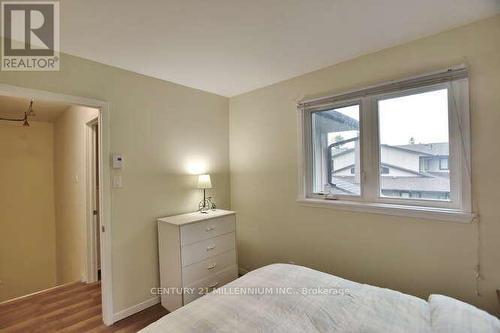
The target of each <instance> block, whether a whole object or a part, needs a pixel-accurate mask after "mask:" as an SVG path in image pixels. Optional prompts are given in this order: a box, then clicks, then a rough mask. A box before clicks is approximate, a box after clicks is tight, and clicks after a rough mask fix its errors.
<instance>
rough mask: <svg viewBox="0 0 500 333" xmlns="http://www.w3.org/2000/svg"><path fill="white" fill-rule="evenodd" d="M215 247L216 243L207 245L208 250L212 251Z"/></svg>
mask: <svg viewBox="0 0 500 333" xmlns="http://www.w3.org/2000/svg"><path fill="white" fill-rule="evenodd" d="M213 249H215V245H210V246H208V247H207V251H212V250H213Z"/></svg>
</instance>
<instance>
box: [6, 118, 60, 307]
mask: <svg viewBox="0 0 500 333" xmlns="http://www.w3.org/2000/svg"><path fill="white" fill-rule="evenodd" d="M52 145H53V136H52V124H50V123H43V122H31V127H29V128H25V127H22V126H21V125H20V124H18V123H16V124H6V123H5V122H4V123H2V124H0V280H1V281H2V282H1V284H0V302H1V301H4V300H7V299H11V298H14V297H19V296H22V295H26V294H29V293H33V292H35V291H39V290H42V289H46V288H50V287H53V286H55V285H56V248H55V216H54V186H53V146H52Z"/></svg>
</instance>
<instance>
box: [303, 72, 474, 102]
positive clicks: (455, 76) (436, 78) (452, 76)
mask: <svg viewBox="0 0 500 333" xmlns="http://www.w3.org/2000/svg"><path fill="white" fill-rule="evenodd" d="M468 75H469V74H468V69H467V67H466V66H465V65H459V66H455V67H450V68H447V69H444V70H440V71H436V72H432V73H428V74H424V75H419V76H413V77H409V78H406V79H401V80H393V81H388V82H384V83H381V84H377V85H373V86H369V87H366V88H362V89H358V90H351V91H348V92H344V93H340V94H336V95H330V96H325V97H319V98H314V99H308V100H302V101H301V102H299V103H297V107H298V108H301V109H308V108H313V107H314V108H315V107H320V106H327V105H328V104H333V103H335V102H338V101H342V100H348V99H354V98H358V97H364V96H369V95H377V94H382V93H388V92H393V91H398V90H402V89H411V88H418V87H421V86H425V85H431V84H438V83H444V82H449V81H454V80H459V79H464V78H467V77H468Z"/></svg>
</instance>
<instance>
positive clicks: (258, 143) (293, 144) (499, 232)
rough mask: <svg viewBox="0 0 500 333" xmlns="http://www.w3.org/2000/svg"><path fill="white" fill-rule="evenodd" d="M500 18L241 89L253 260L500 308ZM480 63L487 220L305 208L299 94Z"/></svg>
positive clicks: (239, 179) (247, 252) (235, 177)
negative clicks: (478, 276) (478, 277)
mask: <svg viewBox="0 0 500 333" xmlns="http://www.w3.org/2000/svg"><path fill="white" fill-rule="evenodd" d="M499 41H500V16H496V17H493V18H490V19H487V20H484V21H480V22H477V23H474V24H470V25H467V26H464V27H460V28H457V29H454V30H451V31H448V32H444V33H440V34H438V35H435V36H431V37H428V38H424V39H421V40H417V41H414V42H411V43H408V44H404V45H401V46H397V47H393V48H390V49H386V50H382V51H379V52H376V53H373V54H369V55H365V56H361V57H359V58H356V59H353V60H351V61H347V62H344V63H341V64H338V65H335V66H331V67H328V68H325V69H322V70H319V71H316V72H312V73H309V74H306V75H303V76H300V77H297V78H294V79H291V80H287V81H284V82H281V83H278V84H275V85H272V86H269V87H266V88H263V89H259V90H256V91H253V92H250V93H247V94H243V95H240V96H237V97H234V98H231V99H230V156H231V203H232V209H234V210H236V211H237V212H238V228H237V230H238V254H239V264H240V266H241V267H242V268H244V269H247V270H251V269H254V268H257V267H259V266H263V265H266V264H270V263H273V262H288V261H294V262H296V263H297V264H301V265H306V266H309V267H313V268H316V269H319V270H321V271H325V272H330V273H333V274H335V275H338V276H341V277H344V278H348V279H352V280H355V281H358V282H363V283H369V284H373V285H377V286H382V287H388V288H393V289H396V290H400V291H403V292H406V293H410V294H414V295H418V296H421V297H424V298H426V297H427V296H428V295H429V293H444V294H448V295H451V296H454V297H457V298H459V299H463V300H466V301H468V302H471V303H473V304H476V305H478V306H480V307H481V308H484V309H486V310H488V311H490V312H492V313H496V314H499V313H500V312H499V307H498V300H497V296H496V295H495V289H500V265H499V263H500V242H499V239H500V211H499V209H498V198H499V197H500V187H499V186H498V184H500V174H499V172H498V165H499V164H500V147H499V145H498V144H497V143H498V142H499V141H500V131H499V130H498V126H499V124H500V112H499V110H500V93H499V91H500V56H499V54H500V42H499ZM460 63H467V64H468V66H469V67H470V100H471V106H472V109H471V110H472V111H471V116H472V119H471V121H472V165H473V187H474V192H475V193H474V194H475V197H476V199H477V202H478V204H479V207H480V214H481V225H480V235H481V244H480V250H481V252H480V253H481V262H482V274H483V278H484V279H483V280H482V281H481V282H480V292H481V293H482V296H481V297H478V296H476V294H475V279H474V266H475V264H476V255H477V254H476V248H477V238H476V228H477V225H475V224H461V223H450V222H438V221H429V220H417V219H414V218H403V217H394V216H384V215H375V214H368V213H354V212H345V211H338V210H335V209H332V208H313V207H306V206H301V205H300V204H298V203H297V202H296V197H297V118H296V108H295V107H296V102H297V101H298V100H300V99H302V98H304V97H306V96H307V97H316V96H321V95H324V94H329V93H336V92H342V91H346V90H350V89H354V88H361V87H365V86H367V85H371V84H376V83H379V82H384V81H387V80H390V79H398V78H404V77H408V76H411V75H416V74H422V73H426V72H429V71H433V70H437V69H442V68H445V67H447V66H449V65H455V64H460Z"/></svg>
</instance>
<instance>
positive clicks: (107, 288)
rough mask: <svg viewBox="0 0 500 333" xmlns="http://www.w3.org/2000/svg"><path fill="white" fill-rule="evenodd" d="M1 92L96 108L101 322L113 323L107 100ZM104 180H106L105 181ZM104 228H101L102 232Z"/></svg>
mask: <svg viewBox="0 0 500 333" xmlns="http://www.w3.org/2000/svg"><path fill="white" fill-rule="evenodd" d="M0 94H2V95H5V96H12V97H23V98H33V99H35V100H36V99H39V100H50V101H56V102H62V103H67V104H73V105H79V106H86V107H91V108H95V109H98V110H99V117H98V124H99V126H98V130H99V133H98V136H99V138H98V139H99V142H98V147H99V168H98V169H99V170H98V173H99V179H100V185H101V186H99V209H98V214H99V221H100V224H101V226H103V227H104V229H102V228H101V235H100V242H101V294H102V317H103V321H104V324H106V325H108V326H109V325H112V324H113V322H114V319H113V313H114V312H113V286H112V283H113V279H112V265H111V264H112V261H111V249H112V244H111V241H112V240H111V184H110V182H109V179H110V164H109V163H105V161H109V159H108V156H110V132H109V128H110V124H109V120H110V116H109V112H110V107H111V105H110V103H109V102H106V101H101V100H97V99H91V98H86V97H80V96H72V95H65V94H59V93H53V92H49V91H45V90H36V89H28V88H24V87H18V86H13V85H8V84H3V83H0ZM105 180H106V181H105ZM103 230H104V231H103Z"/></svg>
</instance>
